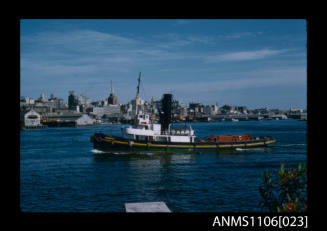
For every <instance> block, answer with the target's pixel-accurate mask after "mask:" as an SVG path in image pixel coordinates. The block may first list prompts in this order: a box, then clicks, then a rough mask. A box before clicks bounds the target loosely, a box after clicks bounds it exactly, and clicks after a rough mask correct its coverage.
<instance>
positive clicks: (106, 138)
mask: <svg viewBox="0 0 327 231" xmlns="http://www.w3.org/2000/svg"><path fill="white" fill-rule="evenodd" d="M105 141H107V142H111V143H113V144H125V145H130V146H143V147H161V148H199V149H201V148H209V149H215V148H231V147H249V146H260V145H267V144H271V143H275V142H276V140H269V141H266V142H256V143H243V144H215V145H178V144H176V145H173V144H151V143H149V144H144V143H137V142H133V143H129V142H128V141H118V140H115V138H114V137H110V136H106V137H105Z"/></svg>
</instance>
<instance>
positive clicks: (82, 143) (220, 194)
mask: <svg viewBox="0 0 327 231" xmlns="http://www.w3.org/2000/svg"><path fill="white" fill-rule="evenodd" d="M191 125H192V127H193V128H194V129H195V131H196V135H197V137H199V138H202V137H205V136H208V135H212V134H238V133H249V134H251V135H253V136H264V135H270V136H272V137H274V138H276V139H277V143H276V144H275V145H274V147H272V148H254V149H237V150H234V151H224V152H218V153H191V154H190V153H176V154H151V153H150V154H141V155H138V154H129V155H127V154H111V155H108V154H103V153H98V152H97V150H94V149H93V146H92V143H91V142H90V141H89V140H90V136H91V135H92V134H93V133H94V132H104V133H111V134H113V135H120V125H103V126H96V127H66V128H47V129H41V130H27V131H26V130H23V131H21V134H20V146H21V147H20V150H21V152H20V206H21V210H22V211H23V212H124V204H125V203H128V202H150V201H164V202H165V203H166V204H167V206H168V207H169V208H170V209H171V210H172V211H173V212H259V211H262V210H261V209H260V207H259V206H258V203H259V201H260V194H259V190H258V187H259V185H260V184H261V183H262V175H263V172H264V170H265V169H268V170H271V171H273V170H277V169H278V168H279V167H280V164H281V163H285V164H286V167H296V166H297V165H298V164H299V163H306V161H307V138H306V135H307V123H306V122H302V121H298V120H277V121H276V120H273V121H240V122H212V123H205V122H204V123H192V124H191Z"/></svg>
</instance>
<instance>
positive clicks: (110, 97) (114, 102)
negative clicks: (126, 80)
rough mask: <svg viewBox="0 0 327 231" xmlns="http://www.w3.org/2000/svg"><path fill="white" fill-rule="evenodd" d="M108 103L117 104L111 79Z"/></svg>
mask: <svg viewBox="0 0 327 231" xmlns="http://www.w3.org/2000/svg"><path fill="white" fill-rule="evenodd" d="M108 104H113V105H117V104H118V100H117V96H116V95H115V94H114V89H113V86H112V81H111V92H110V95H109V98H108Z"/></svg>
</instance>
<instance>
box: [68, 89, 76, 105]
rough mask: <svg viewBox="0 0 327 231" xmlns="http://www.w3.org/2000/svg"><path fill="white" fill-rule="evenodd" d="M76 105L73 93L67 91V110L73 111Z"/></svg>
mask: <svg viewBox="0 0 327 231" xmlns="http://www.w3.org/2000/svg"><path fill="white" fill-rule="evenodd" d="M77 105H78V98H77V96H76V95H75V93H74V91H69V96H68V108H69V109H73V107H76V106H77Z"/></svg>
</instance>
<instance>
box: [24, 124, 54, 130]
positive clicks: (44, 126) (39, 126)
mask: <svg viewBox="0 0 327 231" xmlns="http://www.w3.org/2000/svg"><path fill="white" fill-rule="evenodd" d="M47 127H48V126H47V125H33V126H21V129H22V130H30V129H41V128H47Z"/></svg>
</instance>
